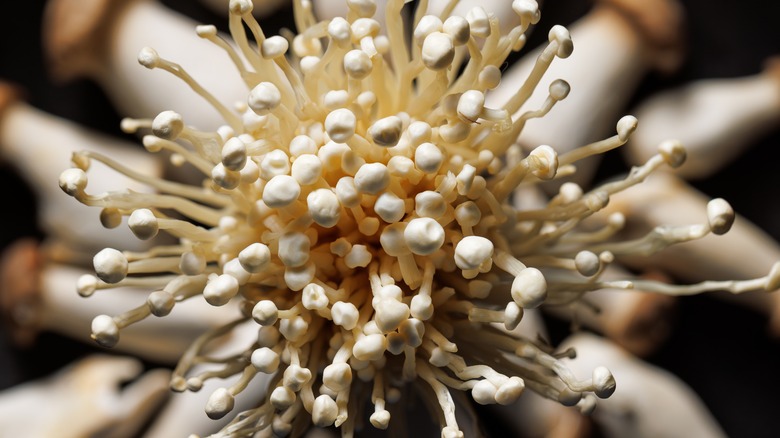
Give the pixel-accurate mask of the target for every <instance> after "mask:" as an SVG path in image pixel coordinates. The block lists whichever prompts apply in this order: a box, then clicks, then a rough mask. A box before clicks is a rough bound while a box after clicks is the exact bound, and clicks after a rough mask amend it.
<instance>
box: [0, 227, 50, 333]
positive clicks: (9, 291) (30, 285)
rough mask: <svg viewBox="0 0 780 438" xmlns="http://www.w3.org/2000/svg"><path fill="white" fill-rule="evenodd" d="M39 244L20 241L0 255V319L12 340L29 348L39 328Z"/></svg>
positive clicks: (33, 240) (30, 240)
mask: <svg viewBox="0 0 780 438" xmlns="http://www.w3.org/2000/svg"><path fill="white" fill-rule="evenodd" d="M42 260H43V257H42V254H41V251H40V247H39V242H38V240H37V239H35V238H32V237H22V238H20V239H18V240H16V241H14V242H12V243H11V244H9V245H8V246H7V247H6V248H5V249H4V250H3V251H2V253H0V317H2V320H3V323H4V324H5V325H6V328H7V329H8V332H9V334H10V338H11V340H12V341H13V342H14V344H16V345H17V346H19V347H29V346H30V345H32V343H33V342H34V340H35V338H36V336H37V334H38V332H39V330H40V326H41V321H40V317H41V315H40V313H41V303H42V295H41V269H42V265H43V262H42Z"/></svg>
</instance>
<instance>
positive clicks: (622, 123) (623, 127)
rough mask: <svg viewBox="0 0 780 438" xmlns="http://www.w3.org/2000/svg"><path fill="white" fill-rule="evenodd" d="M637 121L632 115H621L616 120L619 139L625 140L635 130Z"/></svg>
mask: <svg viewBox="0 0 780 438" xmlns="http://www.w3.org/2000/svg"><path fill="white" fill-rule="evenodd" d="M637 123H639V122H638V121H637V119H636V117H634V116H623V117H621V118H620V120H618V123H617V127H616V129H617V133H618V137H619V138H620V141H622V142H626V141H628V138H629V137H630V136H631V134H633V133H634V131H635V130H636V126H637Z"/></svg>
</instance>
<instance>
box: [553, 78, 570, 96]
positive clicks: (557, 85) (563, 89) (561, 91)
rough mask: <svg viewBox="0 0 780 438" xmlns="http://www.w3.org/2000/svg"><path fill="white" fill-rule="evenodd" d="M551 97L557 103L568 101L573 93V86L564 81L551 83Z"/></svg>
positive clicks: (557, 80) (559, 80)
mask: <svg viewBox="0 0 780 438" xmlns="http://www.w3.org/2000/svg"><path fill="white" fill-rule="evenodd" d="M549 90H550V97H551V98H552V99H553V100H555V101H561V100H563V99H566V97H567V96H568V95H569V92H570V91H571V85H569V83H568V82H566V81H564V80H563V79H556V80H554V81H552V82H551V83H550V88H549Z"/></svg>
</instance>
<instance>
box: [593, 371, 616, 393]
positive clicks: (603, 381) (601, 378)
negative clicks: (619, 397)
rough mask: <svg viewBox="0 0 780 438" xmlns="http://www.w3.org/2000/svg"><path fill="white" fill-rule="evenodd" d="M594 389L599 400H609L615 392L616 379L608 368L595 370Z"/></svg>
mask: <svg viewBox="0 0 780 438" xmlns="http://www.w3.org/2000/svg"><path fill="white" fill-rule="evenodd" d="M593 388H594V390H593V392H594V394H596V396H597V397H599V398H608V397H609V396H611V395H612V394H613V393H614V392H615V388H616V383H615V377H614V376H612V373H611V372H610V371H609V370H608V369H607V368H606V367H603V366H600V367H596V368H595V369H594V370H593Z"/></svg>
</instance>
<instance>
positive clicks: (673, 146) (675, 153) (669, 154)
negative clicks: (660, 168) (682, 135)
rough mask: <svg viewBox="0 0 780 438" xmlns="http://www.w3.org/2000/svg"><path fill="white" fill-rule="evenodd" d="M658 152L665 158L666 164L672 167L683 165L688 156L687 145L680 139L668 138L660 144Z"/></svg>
mask: <svg viewBox="0 0 780 438" xmlns="http://www.w3.org/2000/svg"><path fill="white" fill-rule="evenodd" d="M658 153H660V154H661V156H662V157H663V158H664V161H665V162H666V164H668V165H669V167H671V168H673V169H674V168H678V167H680V166H682V164H683V163H684V162H685V158H686V157H687V152H686V151H685V147H684V146H683V145H682V143H681V142H680V141H679V140H666V141H664V142H662V143H661V144H660V145H658Z"/></svg>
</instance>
